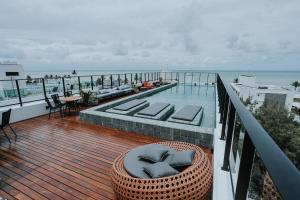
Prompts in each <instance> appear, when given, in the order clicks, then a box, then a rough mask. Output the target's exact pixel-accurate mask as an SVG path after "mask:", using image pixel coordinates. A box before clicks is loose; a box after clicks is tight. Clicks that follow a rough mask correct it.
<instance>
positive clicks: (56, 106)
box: [46, 94, 66, 118]
mask: <svg viewBox="0 0 300 200" xmlns="http://www.w3.org/2000/svg"><path fill="white" fill-rule="evenodd" d="M51 98H52V100H53V103H54V106H52V104H51V103H50V102H49V99H48V98H46V102H47V101H48V102H47V104H48V106H49V104H50V105H51V106H52V107H51V106H49V108H50V112H49V118H50V115H51V111H52V110H53V112H55V111H56V109H59V113H60V116H61V117H63V112H64V109H65V106H66V104H65V103H62V102H61V101H60V100H59V96H58V94H53V95H51Z"/></svg>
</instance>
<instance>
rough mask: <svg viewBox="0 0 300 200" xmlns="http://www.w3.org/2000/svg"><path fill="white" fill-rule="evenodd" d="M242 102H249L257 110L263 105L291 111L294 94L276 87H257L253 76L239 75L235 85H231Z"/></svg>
mask: <svg viewBox="0 0 300 200" xmlns="http://www.w3.org/2000/svg"><path fill="white" fill-rule="evenodd" d="M231 85H232V87H233V89H234V90H235V91H236V92H237V93H238V95H239V97H240V98H241V99H242V100H243V101H247V100H248V101H249V100H250V102H251V104H253V105H255V108H259V107H260V106H262V105H263V104H264V103H266V104H268V105H270V104H273V105H275V106H279V107H285V108H286V109H288V110H291V108H292V104H293V98H294V92H293V91H291V90H289V89H286V88H283V87H280V86H276V85H259V84H257V83H256V77H255V75H240V76H239V78H238V82H237V83H231Z"/></svg>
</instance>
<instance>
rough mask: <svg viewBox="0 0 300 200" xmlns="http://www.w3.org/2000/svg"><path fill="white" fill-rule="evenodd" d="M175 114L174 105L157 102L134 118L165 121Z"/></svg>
mask: <svg viewBox="0 0 300 200" xmlns="http://www.w3.org/2000/svg"><path fill="white" fill-rule="evenodd" d="M173 112H174V105H171V104H169V103H162V102H157V103H154V104H151V105H150V106H149V107H147V108H145V109H143V110H141V111H139V112H138V113H136V114H135V115H134V116H136V117H141V118H148V119H156V120H165V119H166V118H168V116H170V114H172V113H173Z"/></svg>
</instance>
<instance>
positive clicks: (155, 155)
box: [139, 146, 169, 162]
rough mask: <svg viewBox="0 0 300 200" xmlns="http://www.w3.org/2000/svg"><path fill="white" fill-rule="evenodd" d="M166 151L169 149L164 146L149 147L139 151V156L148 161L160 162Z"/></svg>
mask: <svg viewBox="0 0 300 200" xmlns="http://www.w3.org/2000/svg"><path fill="white" fill-rule="evenodd" d="M168 152H169V149H168V148H165V147H164V146H154V147H149V148H145V150H144V151H142V152H141V153H140V155H139V158H140V159H143V160H146V161H149V162H161V161H162V160H163V159H164V158H165V157H166V156H167V154H168Z"/></svg>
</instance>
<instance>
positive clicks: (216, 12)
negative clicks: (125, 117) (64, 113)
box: [0, 0, 300, 70]
mask: <svg viewBox="0 0 300 200" xmlns="http://www.w3.org/2000/svg"><path fill="white" fill-rule="evenodd" d="M299 13H300V2H299V1H298V0H289V1H282V0H253V1H238V0H228V1H226V2H224V1H223V0H201V1H200V0H187V1H182V0H165V1H160V2H154V1H147V0H128V1H123V0H115V1H110V0H101V1H99V0H86V1H81V0H44V1H39V0H26V1H23V0H14V1H11V0H2V1H1V7H0V43H1V49H0V61H1V60H12V61H18V62H19V63H21V64H23V65H24V66H25V68H26V69H28V70H37V67H38V69H41V70H43V69H44V70H48V69H52V70H55V69H61V66H64V67H66V68H68V67H69V68H71V67H73V66H74V65H76V66H78V67H81V68H85V66H95V67H97V69H107V68H109V69H110V68H118V67H120V66H126V67H127V68H132V67H140V68H144V69H146V68H148V67H149V66H156V67H157V68H164V67H165V66H168V68H174V69H175V68H176V69H177V68H183V67H186V68H193V69H202V68H207V69H214V68H216V67H218V68H220V69H243V68H245V67H246V66H249V65H251V66H252V67H253V69H262V66H263V68H264V69H273V68H274V66H277V68H280V66H282V67H283V66H284V67H285V68H284V69H298V68H299V66H298V65H299V63H300V56H299V52H300V37H299V35H300V26H299V24H300V16H299V15H300V14H299Z"/></svg>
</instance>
